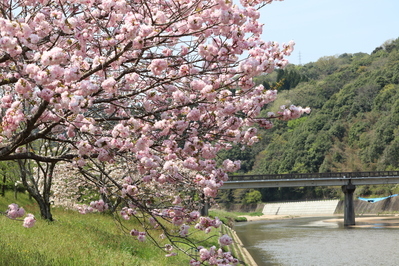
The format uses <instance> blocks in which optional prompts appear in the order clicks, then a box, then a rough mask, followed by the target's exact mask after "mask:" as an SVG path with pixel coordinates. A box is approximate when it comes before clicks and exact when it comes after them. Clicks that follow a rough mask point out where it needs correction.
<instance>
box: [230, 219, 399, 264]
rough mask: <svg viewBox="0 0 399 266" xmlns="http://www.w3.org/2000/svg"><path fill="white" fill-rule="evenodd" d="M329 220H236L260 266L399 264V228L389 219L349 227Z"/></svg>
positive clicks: (237, 230) (241, 237) (239, 232)
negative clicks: (367, 224) (392, 226)
mask: <svg viewBox="0 0 399 266" xmlns="http://www.w3.org/2000/svg"><path fill="white" fill-rule="evenodd" d="M331 218H334V217H331ZM335 218H336V217H335ZM328 219H329V218H328V217H318V218H317V217H313V218H295V219H284V220H263V221H253V222H246V223H236V225H235V227H234V230H235V231H236V232H237V235H238V237H239V238H240V239H241V241H242V242H243V244H244V246H245V247H246V248H247V249H248V251H249V252H250V253H251V255H252V257H253V258H254V260H255V261H256V263H257V264H258V265H259V266H277V265H278V266H280V265H281V266H286V265H288V266H291V265H301V266H302V265H304V266H311V265H317V266H319V265H323V266H328V265H350V266H356V265H362V266H368V265H370V266H376V265H384V266H387V265H398V264H399V251H398V247H399V229H398V228H389V223H388V222H387V221H381V222H378V221H377V222H374V223H373V224H369V226H370V227H367V228H345V227H344V226H343V224H342V221H334V222H331V221H327V220H328ZM357 224H358V223H357Z"/></svg>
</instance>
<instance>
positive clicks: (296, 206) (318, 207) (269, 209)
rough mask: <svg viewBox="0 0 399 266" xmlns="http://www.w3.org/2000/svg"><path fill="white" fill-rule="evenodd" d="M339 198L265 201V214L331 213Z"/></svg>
mask: <svg viewBox="0 0 399 266" xmlns="http://www.w3.org/2000/svg"><path fill="white" fill-rule="evenodd" d="M338 203H339V200H315V201H300V202H275V203H266V204H265V206H264V208H263V214H265V215H333V214H334V212H335V210H336V208H337V205H338Z"/></svg>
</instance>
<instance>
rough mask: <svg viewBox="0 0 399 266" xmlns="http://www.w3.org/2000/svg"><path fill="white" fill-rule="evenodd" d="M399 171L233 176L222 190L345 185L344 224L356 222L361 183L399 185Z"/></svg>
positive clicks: (343, 187) (342, 186)
mask: <svg viewBox="0 0 399 266" xmlns="http://www.w3.org/2000/svg"><path fill="white" fill-rule="evenodd" d="M398 183H399V171H378V172H341V173H310V174H275V175H232V176H229V181H226V182H224V185H223V186H222V187H221V188H219V189H237V188H271V187H315V186H341V188H342V191H343V192H344V194H345V210H344V225H346V226H348V225H355V209H354V205H353V193H354V191H355V189H356V186H358V185H381V184H398Z"/></svg>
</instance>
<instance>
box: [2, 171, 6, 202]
mask: <svg viewBox="0 0 399 266" xmlns="http://www.w3.org/2000/svg"><path fill="white" fill-rule="evenodd" d="M6 181H7V179H6V175H5V174H3V184H2V185H1V195H2V196H3V197H4V196H5V195H6Z"/></svg>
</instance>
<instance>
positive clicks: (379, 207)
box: [335, 196, 399, 215]
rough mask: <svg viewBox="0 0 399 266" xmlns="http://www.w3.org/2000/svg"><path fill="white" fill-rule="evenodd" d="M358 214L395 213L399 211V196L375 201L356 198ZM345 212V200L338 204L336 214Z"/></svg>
mask: <svg viewBox="0 0 399 266" xmlns="http://www.w3.org/2000/svg"><path fill="white" fill-rule="evenodd" d="M353 204H354V207H355V214H356V215H363V214H394V213H398V212H399V196H398V197H392V198H388V199H385V200H382V201H378V202H375V203H371V202H367V201H362V200H358V199H355V200H354V201H353ZM343 213H344V202H343V201H340V202H339V203H338V205H337V209H336V211H335V214H343Z"/></svg>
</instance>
